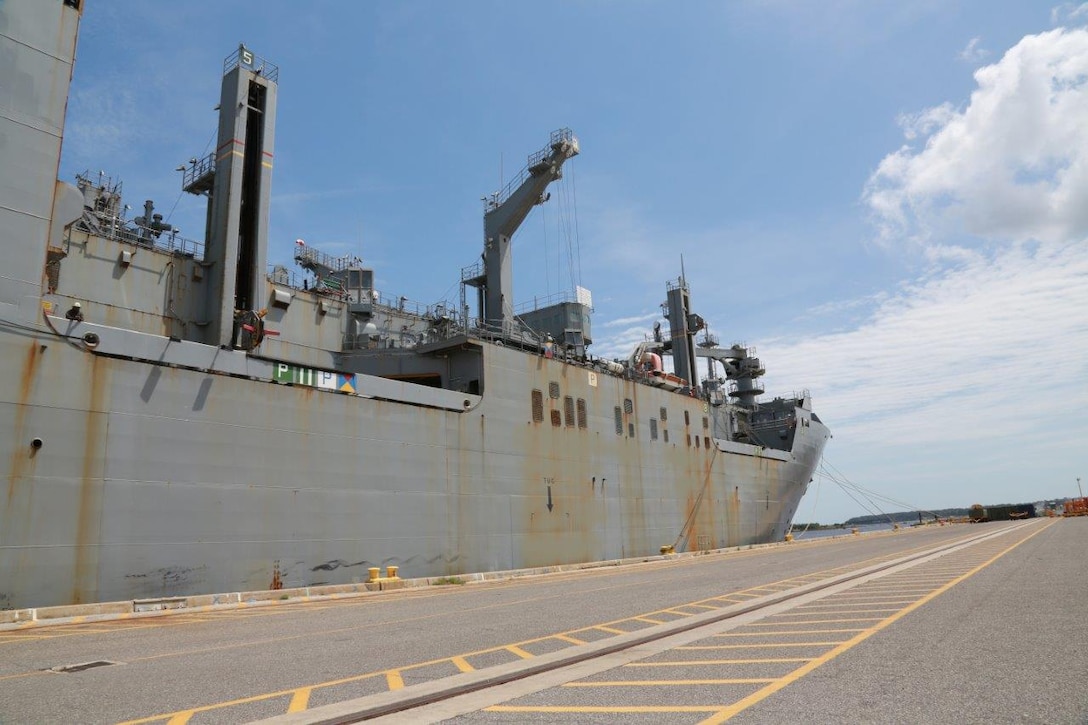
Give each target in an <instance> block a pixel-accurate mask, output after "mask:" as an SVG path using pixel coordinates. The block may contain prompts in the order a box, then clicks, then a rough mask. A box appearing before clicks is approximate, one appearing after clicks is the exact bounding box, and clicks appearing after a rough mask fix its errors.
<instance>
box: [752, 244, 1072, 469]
mask: <svg viewBox="0 0 1088 725" xmlns="http://www.w3.org/2000/svg"><path fill="white" fill-rule="evenodd" d="M1086 249H1088V248H1086V247H1085V245H1084V244H1083V243H1082V242H1072V243H1066V244H1052V245H1031V244H1016V245H1013V246H1011V247H1010V248H1007V249H1003V250H1001V251H1000V252H999V253H997V254H996V255H995V256H994V257H988V256H985V255H978V256H977V257H976V258H975V259H974V260H973V261H971V262H969V263H967V264H965V265H964V266H962V267H961V268H958V269H956V270H952V271H945V272H941V273H935V274H933V275H931V276H929V277H927V278H923V279H921V280H918V281H917V282H915V283H914V284H912V285H908V286H905V287H904V288H903V289H902V290H900V291H899V292H898V293H897V294H895V295H894V296H892V297H890V298H889V299H888V300H886V301H885V302H883V303H882V304H881V305H880V306H879V307H878V309H877V310H876V312H875V313H874V314H873V315H872V317H871V318H870V319H869V320H868V321H867V322H866V323H865V324H863V325H861V326H860V327H858V328H857V329H854V330H850V331H848V332H842V333H836V334H829V335H823V336H819V337H815V338H810V339H807V340H805V341H803V342H800V343H796V342H793V341H788V340H771V341H766V342H761V343H760V351H761V352H762V353H763V355H762V357H763V358H764V361H765V363H766V364H767V366H768V368H769V374H768V378H770V379H772V382H773V381H774V380H781V381H783V382H790V383H792V384H795V385H796V384H803V385H805V386H806V387H808V388H810V389H812V390H814V391H816V397H817V399H818V409H819V411H820V415H821V416H822V417H824V418H825V419H826V420H828V421H829V422H830V424H831V425H832V426H833V428H834V429H835V432H836V434H842V435H843V436H844V437H845V438H846V439H848V440H850V441H851V444H852V445H853V444H866V443H877V442H885V443H887V442H888V441H894V440H898V441H901V442H902V444H903V445H904V446H906V447H908V448H910V447H915V446H919V445H925V444H937V443H955V442H962V441H972V440H979V439H983V440H993V441H995V442H1000V441H1002V440H1005V441H1008V440H1014V439H1016V438H1018V437H1021V436H1028V435H1031V434H1032V433H1033V432H1038V431H1040V430H1047V429H1049V428H1050V427H1051V426H1052V425H1053V422H1054V420H1055V419H1061V418H1062V416H1069V415H1076V414H1077V411H1078V410H1083V407H1084V406H1085V405H1088V384H1086V382H1085V381H1088V314H1085V310H1088V253H1086ZM771 387H772V388H773V387H774V386H773V385H772V386H771ZM999 445H1000V443H999Z"/></svg>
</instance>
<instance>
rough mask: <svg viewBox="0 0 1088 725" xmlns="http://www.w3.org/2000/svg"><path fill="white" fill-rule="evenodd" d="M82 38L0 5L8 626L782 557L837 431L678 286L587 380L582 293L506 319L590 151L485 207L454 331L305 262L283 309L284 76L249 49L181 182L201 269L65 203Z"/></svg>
mask: <svg viewBox="0 0 1088 725" xmlns="http://www.w3.org/2000/svg"><path fill="white" fill-rule="evenodd" d="M80 12H81V9H80V3H79V2H77V1H76V0H67V1H65V0H48V1H44V2H43V1H40V0H7V2H5V3H4V4H2V5H0V20H2V21H3V22H0V26H2V27H6V28H8V31H7V32H8V34H7V35H5V36H0V44H2V45H0V50H2V51H3V53H4V57H5V58H11V59H12V62H11V63H10V64H7V63H6V64H5V65H4V67H3V68H0V80H3V81H4V87H6V88H11V89H13V91H12V93H11V94H9V96H8V98H9V106H8V107H7V108H6V109H5V113H4V114H3V115H2V116H0V124H2V127H0V133H2V134H6V135H7V137H8V138H9V139H13V140H14V143H12V142H9V143H6V144H0V189H2V192H3V196H4V203H3V204H0V230H2V231H0V235H3V244H4V248H5V250H7V261H8V264H7V265H6V268H5V271H4V273H3V275H2V276H0V360H2V361H3V365H4V366H5V369H6V370H8V371H9V374H8V375H6V376H4V377H3V379H2V382H0V434H2V435H0V460H3V461H5V464H4V465H5V466H6V471H5V473H6V476H5V480H6V491H5V492H4V494H0V607H26V606H44V605H50V604H63V603H74V602H88V601H104V600H116V599H134V598H147V597H159V596H171V595H181V594H192V593H201V592H215V591H239V590H249V589H262V588H268V587H272V586H274V585H284V586H307V585H319V584H326V583H340V582H351V581H360V579H365V576H366V574H365V572H366V570H367V568H369V567H370V566H386V565H389V564H395V565H399V566H400V572H401V575H402V576H434V575H452V574H459V573H465V572H474V571H491V570H501V569H513V568H519V567H527V566H541V565H550V564H560V563H571V562H581V561H593V560H604V559H615V558H621V557H630V556H642V555H646V554H651V553H655V552H657V551H659V550H660V548H661V547H663V546H671V547H674V548H675V549H676V550H678V551H682V550H685V549H688V550H691V549H710V548H716V547H722V546H735V545H742V544H748V543H755V542H763V541H770V540H776V539H780V538H781V537H782V536H783V535H784V534H785V531H786V529H787V527H788V525H789V522H790V520H791V518H792V516H793V513H794V511H795V509H796V506H797V503H798V501H799V499H800V498H801V496H802V495H803V493H804V491H805V489H806V486H807V484H808V482H809V481H810V480H811V477H812V474H813V471H814V469H815V466H816V465H817V463H818V461H819V458H820V455H821V452H822V449H823V446H824V444H825V442H826V440H827V438H828V436H829V433H828V431H827V428H826V427H825V426H824V425H823V424H822V423H821V422H820V421H819V419H818V417H817V416H816V414H815V413H813V412H812V406H811V401H810V399H809V397H808V395H807V394H805V393H802V394H798V395H792V396H788V397H784V398H775V399H774V400H771V401H762V400H761V398H760V396H761V395H762V394H763V390H762V386H761V384H760V378H761V376H762V375H763V372H764V370H763V366H762V364H761V363H760V361H759V359H758V358H756V357H754V355H753V354H752V352H751V351H750V350H748V349H745V348H744V347H741V346H733V347H724V348H723V347H720V346H719V345H718V343H717V340H716V339H715V338H714V337H713V336H711V335H710V334H709V332H708V331H707V330H706V323H705V321H704V320H703V318H702V317H700V316H699V315H698V314H696V313H695V312H694V311H693V309H692V304H691V290H690V289H689V287H688V284H687V281H686V279H685V278H684V276H683V275H681V276H680V277H679V278H678V279H677V280H674V281H673V282H670V283H669V284H668V285H667V287H666V297H667V301H666V304H665V306H664V310H665V315H664V317H665V318H666V320H667V322H668V330H667V336H666V333H665V332H663V331H662V329H661V327H660V326H658V327H657V328H656V329H655V330H654V331H653V333H652V334H650V335H648V336H647V339H646V341H645V342H644V343H642V344H640V345H639V346H638V347H637V348H636V349H635V350H634V351H633V352H632V354H631V355H630V356H629V357H628V358H626V359H624V360H609V359H601V358H596V357H594V356H593V355H592V353H591V350H592V348H591V345H592V329H591V324H590V322H591V312H592V298H591V296H590V294H589V293H588V291H586V290H583V289H581V288H577V289H575V290H574V291H573V293H572V294H571V295H569V296H567V297H564V298H562V299H558V300H550V304H547V305H544V306H541V307H535V306H534V307H532V308H530V309H522V308H519V307H517V306H515V305H514V303H513V289H512V283H511V279H512V254H511V249H510V240H511V238H512V237H513V235H514V232H515V231H516V230H517V228H518V226H519V225H520V224H521V223H522V222H523V221H524V219H525V218H526V216H527V215H528V214H529V213H530V212H531V210H532V208H533V207H534V206H536V205H538V204H541V203H545V202H546V201H547V199H548V194H547V187H548V185H549V184H550V183H552V182H553V181H555V180H556V179H558V178H560V177H561V175H562V168H563V165H564V164H565V163H567V162H568V161H569V160H570V159H571V158H573V157H574V156H575V155H577V154H578V153H579V151H580V147H579V143H578V140H577V139H576V137H575V135H574V134H573V133H572V132H571V131H570V130H569V129H561V130H558V131H556V132H554V133H552V134H551V136H550V137H549V139H548V142H547V144H546V145H545V146H544V147H543V148H542V149H541V150H540V151H538V152H537V153H534V154H532V155H531V156H530V157H529V159H528V161H527V164H526V167H525V169H524V170H523V171H522V172H521V173H520V174H519V175H518V176H517V177H515V178H514V179H513V180H512V181H511V183H510V184H509V185H507V187H505V188H504V189H502V190H501V191H499V192H496V193H495V194H493V195H490V196H488V197H485V201H484V204H485V207H484V230H485V231H484V240H483V241H484V245H483V252H482V254H481V257H480V262H479V263H478V264H476V265H470V266H468V267H466V268H465V269H463V270H461V275H460V281H461V298H460V300H459V301H458V302H454V303H449V302H442V303H436V304H431V305H420V304H416V303H414V302H411V301H409V300H407V299H406V298H403V297H387V296H385V295H382V294H380V293H379V292H378V291H377V290H375V289H374V273H373V270H372V269H370V268H368V267H367V266H365V265H364V264H363V263H362V262H361V260H358V259H356V258H354V257H332V256H329V255H327V254H324V253H322V252H321V251H320V250H319V249H318V248H317V247H316V246H314V245H311V244H308V243H306V242H305V241H304V240H301V239H300V240H298V241H297V242H296V245H295V255H294V256H295V261H296V263H297V264H298V266H299V268H300V269H301V271H302V273H303V276H302V278H301V280H298V278H297V275H296V273H295V272H294V271H293V270H288V269H285V268H283V267H279V266H277V267H273V268H272V269H271V270H269V269H268V268H267V247H268V231H267V230H268V218H269V214H270V213H271V211H272V210H270V208H269V191H270V185H271V178H272V176H271V175H272V171H273V167H274V160H275V156H274V144H273V141H274V136H275V109H276V101H277V82H278V69H277V68H276V67H275V65H274V64H273V63H271V62H269V61H267V60H265V59H263V58H261V57H260V56H258V55H257V54H255V53H254V52H253V51H251V50H250V49H249V48H247V47H245V46H240V47H239V48H238V49H237V51H236V52H234V53H233V54H231V55H230V56H229V57H228V58H227V59H226V61H225V64H224V69H223V70H224V72H223V83H222V92H221V97H220V111H219V133H218V143H217V146H216V150H215V151H214V152H213V153H212V154H210V155H209V156H207V157H204V158H194V159H193V160H192V161H191V162H190V163H189V164H186V165H183V167H182V168H181V171H183V188H184V190H185V191H187V192H190V193H192V194H197V195H200V196H203V197H206V199H207V224H206V230H207V236H206V239H205V240H204V241H203V242H196V241H192V240H189V239H185V238H182V237H181V235H180V234H179V232H178V230H176V229H175V228H174V227H172V226H171V225H170V223H169V222H168V221H165V220H164V219H163V217H162V216H161V215H160V214H158V213H157V212H156V211H155V205H154V203H153V202H152V201H148V202H146V203H145V204H144V205H143V208H142V210H143V213H142V214H140V215H139V216H137V217H134V218H132V219H127V218H126V217H125V212H124V209H125V207H124V205H123V203H122V199H121V192H122V189H121V185H120V183H119V182H115V181H113V180H111V179H109V178H108V177H105V176H104V175H89V174H84V175H81V176H80V177H79V178H77V179H76V184H75V185H72V184H68V183H66V182H62V181H57V180H56V179H55V178H54V177H55V175H56V174H55V172H56V168H57V165H58V161H59V158H60V141H61V138H62V136H63V125H64V124H63V122H64V102H63V100H64V95H65V94H64V92H63V91H62V92H60V93H59V95H58V92H57V90H56V89H58V88H61V89H66V88H67V84H68V83H69V80H70V78H71V67H72V62H73V59H74V48H75V38H76V30H77V27H78V20H79V14H80ZM46 51H48V52H46ZM3 76H7V77H3ZM16 76H18V78H20V79H22V80H21V81H20V82H19V83H14V82H10V83H9V82H8V81H11V80H12V79H14V78H15V77H16ZM47 89H49V92H46V90H47ZM297 280H298V281H297ZM473 293H475V298H476V299H475V300H474V301H475V303H476V309H475V311H473V310H472V305H471V304H470V302H471V301H472V300H471V299H470V298H471V297H472V296H473ZM699 333H702V336H701V337H700V336H699ZM699 358H703V359H704V360H705V361H706V368H707V374H706V375H705V376H703V377H702V379H700V374H699V368H700V366H699V363H698V360H699Z"/></svg>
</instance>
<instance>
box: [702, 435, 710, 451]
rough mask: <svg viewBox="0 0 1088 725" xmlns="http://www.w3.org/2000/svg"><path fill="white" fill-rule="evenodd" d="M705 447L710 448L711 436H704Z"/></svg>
mask: <svg viewBox="0 0 1088 725" xmlns="http://www.w3.org/2000/svg"><path fill="white" fill-rule="evenodd" d="M703 447H704V448H706V449H707V450H708V451H709V450H710V436H703Z"/></svg>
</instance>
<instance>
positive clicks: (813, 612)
mask: <svg viewBox="0 0 1088 725" xmlns="http://www.w3.org/2000/svg"><path fill="white" fill-rule="evenodd" d="M798 609H800V607H798ZM898 611H899V607H880V608H875V609H851V610H847V609H846V608H845V607H819V608H815V609H806V610H805V611H803V612H784V613H782V614H775V615H773V616H774V617H782V618H784V619H787V618H790V617H812V616H819V615H821V614H879V613H881V612H898ZM768 619H769V617H768ZM786 624H791V622H786Z"/></svg>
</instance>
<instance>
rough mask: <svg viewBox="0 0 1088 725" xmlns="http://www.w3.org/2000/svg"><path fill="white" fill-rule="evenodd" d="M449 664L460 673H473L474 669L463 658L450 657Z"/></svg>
mask: <svg viewBox="0 0 1088 725" xmlns="http://www.w3.org/2000/svg"><path fill="white" fill-rule="evenodd" d="M450 662H452V663H453V664H454V666H456V667H457V669H458V670H460V671H461V672H475V671H476V668H475V667H473V666H472V665H470V664H469V663H468V660H466V659H465V658H464V657H450Z"/></svg>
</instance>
